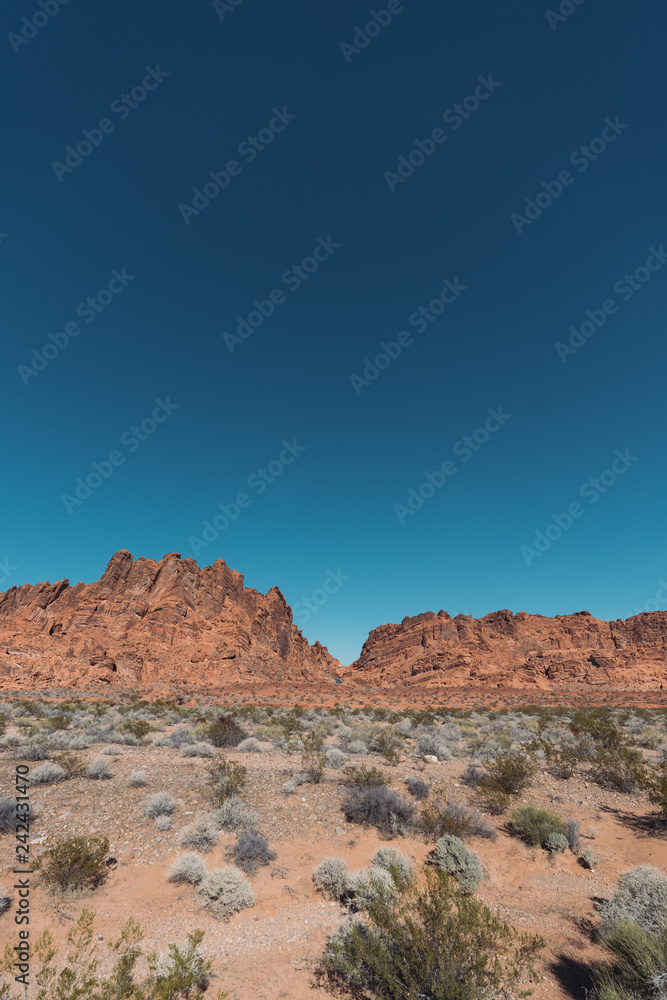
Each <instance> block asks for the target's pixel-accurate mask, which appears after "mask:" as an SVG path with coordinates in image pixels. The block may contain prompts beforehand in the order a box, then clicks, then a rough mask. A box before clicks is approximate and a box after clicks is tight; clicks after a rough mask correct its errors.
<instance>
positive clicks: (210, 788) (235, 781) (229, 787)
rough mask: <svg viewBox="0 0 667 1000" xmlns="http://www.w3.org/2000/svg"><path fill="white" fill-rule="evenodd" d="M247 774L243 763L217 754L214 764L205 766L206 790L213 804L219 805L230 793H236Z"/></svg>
mask: <svg viewBox="0 0 667 1000" xmlns="http://www.w3.org/2000/svg"><path fill="white" fill-rule="evenodd" d="M247 774H248V769H247V768H246V767H244V766H243V764H237V763H236V762H235V761H233V760H228V759H227V758H226V757H225V756H224V755H223V754H218V759H217V760H216V762H215V764H212V765H211V766H210V767H209V768H207V775H208V783H207V787H206V792H207V794H208V798H209V799H210V800H211V802H212V803H213V805H214V806H220V805H222V803H223V802H224V801H225V800H226V799H229V798H231V796H232V795H237V794H238V792H240V791H241V789H242V788H243V786H244V785H245V782H246V777H247Z"/></svg>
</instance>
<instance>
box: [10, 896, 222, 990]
mask: <svg viewBox="0 0 667 1000" xmlns="http://www.w3.org/2000/svg"><path fill="white" fill-rule="evenodd" d="M94 918H95V914H94V913H93V912H92V911H91V910H88V909H84V910H83V911H82V913H81V915H80V917H79V919H78V921H77V923H76V926H75V927H73V928H72V929H71V930H70V931H69V933H68V935H67V939H66V943H65V945H64V946H63V947H62V948H60V949H56V948H54V947H53V938H52V935H51V932H50V931H45V932H44V933H43V934H42V936H41V937H40V938H39V940H37V941H36V942H35V945H34V950H33V949H31V952H32V961H33V966H32V967H31V970H30V971H31V981H32V980H34V982H35V983H37V984H38V985H39V992H38V993H37V994H36V997H37V1000H111V998H115V1000H130V998H131V1000H176V998H177V997H178V998H183V1000H186V998H187V1000H201V998H202V997H203V996H204V993H205V991H206V990H207V989H208V987H209V985H210V982H211V980H212V978H213V973H212V971H211V967H212V963H211V961H210V960H208V959H205V958H204V957H203V955H202V954H201V952H200V950H199V945H200V944H201V942H202V940H203V938H204V932H203V931H201V930H196V931H193V933H192V934H188V936H187V940H186V943H185V944H184V945H182V946H181V947H180V948H179V947H178V946H177V945H175V944H170V945H169V950H168V952H167V953H166V954H165V955H162V956H158V955H157V954H155V953H151V954H149V955H146V956H144V955H143V952H142V950H141V948H140V947H139V946H140V944H141V940H142V938H143V932H142V930H141V927H140V926H139V924H137V923H136V922H135V921H134V920H128V922H127V923H126V924H125V926H124V927H123V929H122V931H121V934H120V937H119V938H118V940H117V941H115V942H112V943H111V945H110V949H109V951H108V952H107V955H105V954H103V953H101V948H100V945H99V944H98V940H99V939H98V937H97V935H96V934H95V933H94V926H93V922H94ZM63 951H64V952H65V959H64V962H63V959H62V952H63ZM107 956H108V957H109V958H111V959H112V961H111V963H109V971H108V972H104V973H102V971H101V967H102V966H103V960H104V958H105V957H107ZM142 958H145V959H146V964H147V966H148V970H147V972H146V973H144V975H143V977H142V978H141V979H137V973H136V965H137V962H138V961H139V960H140V959H142ZM54 960H55V961H54ZM15 961H16V953H15V952H14V951H13V950H12V948H11V946H10V945H9V944H8V945H6V947H5V953H4V959H3V961H2V962H1V963H0V976H2V978H4V979H5V980H6V981H5V982H4V983H3V984H0V998H2V1000H24V997H25V995H24V992H23V991H22V990H21V991H20V992H19V991H16V992H13V991H12V987H13V977H14V975H15V972H16V970H15V969H14V968H13V964H12V963H14V962H15ZM37 963H38V965H37ZM36 965H37V967H35V966H36ZM105 965H106V963H105ZM209 996H210V994H209ZM216 996H217V1000H226V998H228V997H229V994H228V993H223V992H221V991H218V992H217V994H216ZM211 1000H212V998H211Z"/></svg>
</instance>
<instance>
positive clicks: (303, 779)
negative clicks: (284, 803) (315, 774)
mask: <svg viewBox="0 0 667 1000" xmlns="http://www.w3.org/2000/svg"><path fill="white" fill-rule="evenodd" d="M309 781H310V775H309V774H306V772H305V771H298V772H297V773H296V774H293V775H292V777H291V778H290V779H289V781H286V782H285V784H284V785H283V794H284V795H293V794H294V792H295V791H296V790H297V788H298V787H299V786H300V785H306V784H308V782H309Z"/></svg>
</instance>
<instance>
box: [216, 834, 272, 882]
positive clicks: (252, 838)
mask: <svg viewBox="0 0 667 1000" xmlns="http://www.w3.org/2000/svg"><path fill="white" fill-rule="evenodd" d="M227 856H228V858H230V859H231V860H232V861H233V862H234V863H235V864H236V865H238V867H239V868H242V869H243V871H244V872H246V874H247V875H254V874H255V872H256V871H257V869H258V868H259V867H260V866H261V865H268V864H269V862H271V861H275V859H276V857H277V855H276V852H275V851H272V850H270V848H269V842H268V840H267V839H266V837H263V836H262V835H261V833H257V832H256V831H253V830H247V831H245V832H244V833H239V834H238V836H237V839H236V843H235V844H232V846H231V847H228V848H227Z"/></svg>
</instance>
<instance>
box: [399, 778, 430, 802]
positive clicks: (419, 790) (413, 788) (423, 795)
mask: <svg viewBox="0 0 667 1000" xmlns="http://www.w3.org/2000/svg"><path fill="white" fill-rule="evenodd" d="M405 787H406V788H407V790H408V791H409V793H410V795H414V797H415V798H416V799H417V801H418V802H423V801H424V799H427V798H428V793H429V792H430V790H431V789H430V787H429V786H428V785H427V784H426V782H425V781H420V780H419V778H406V779H405Z"/></svg>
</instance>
